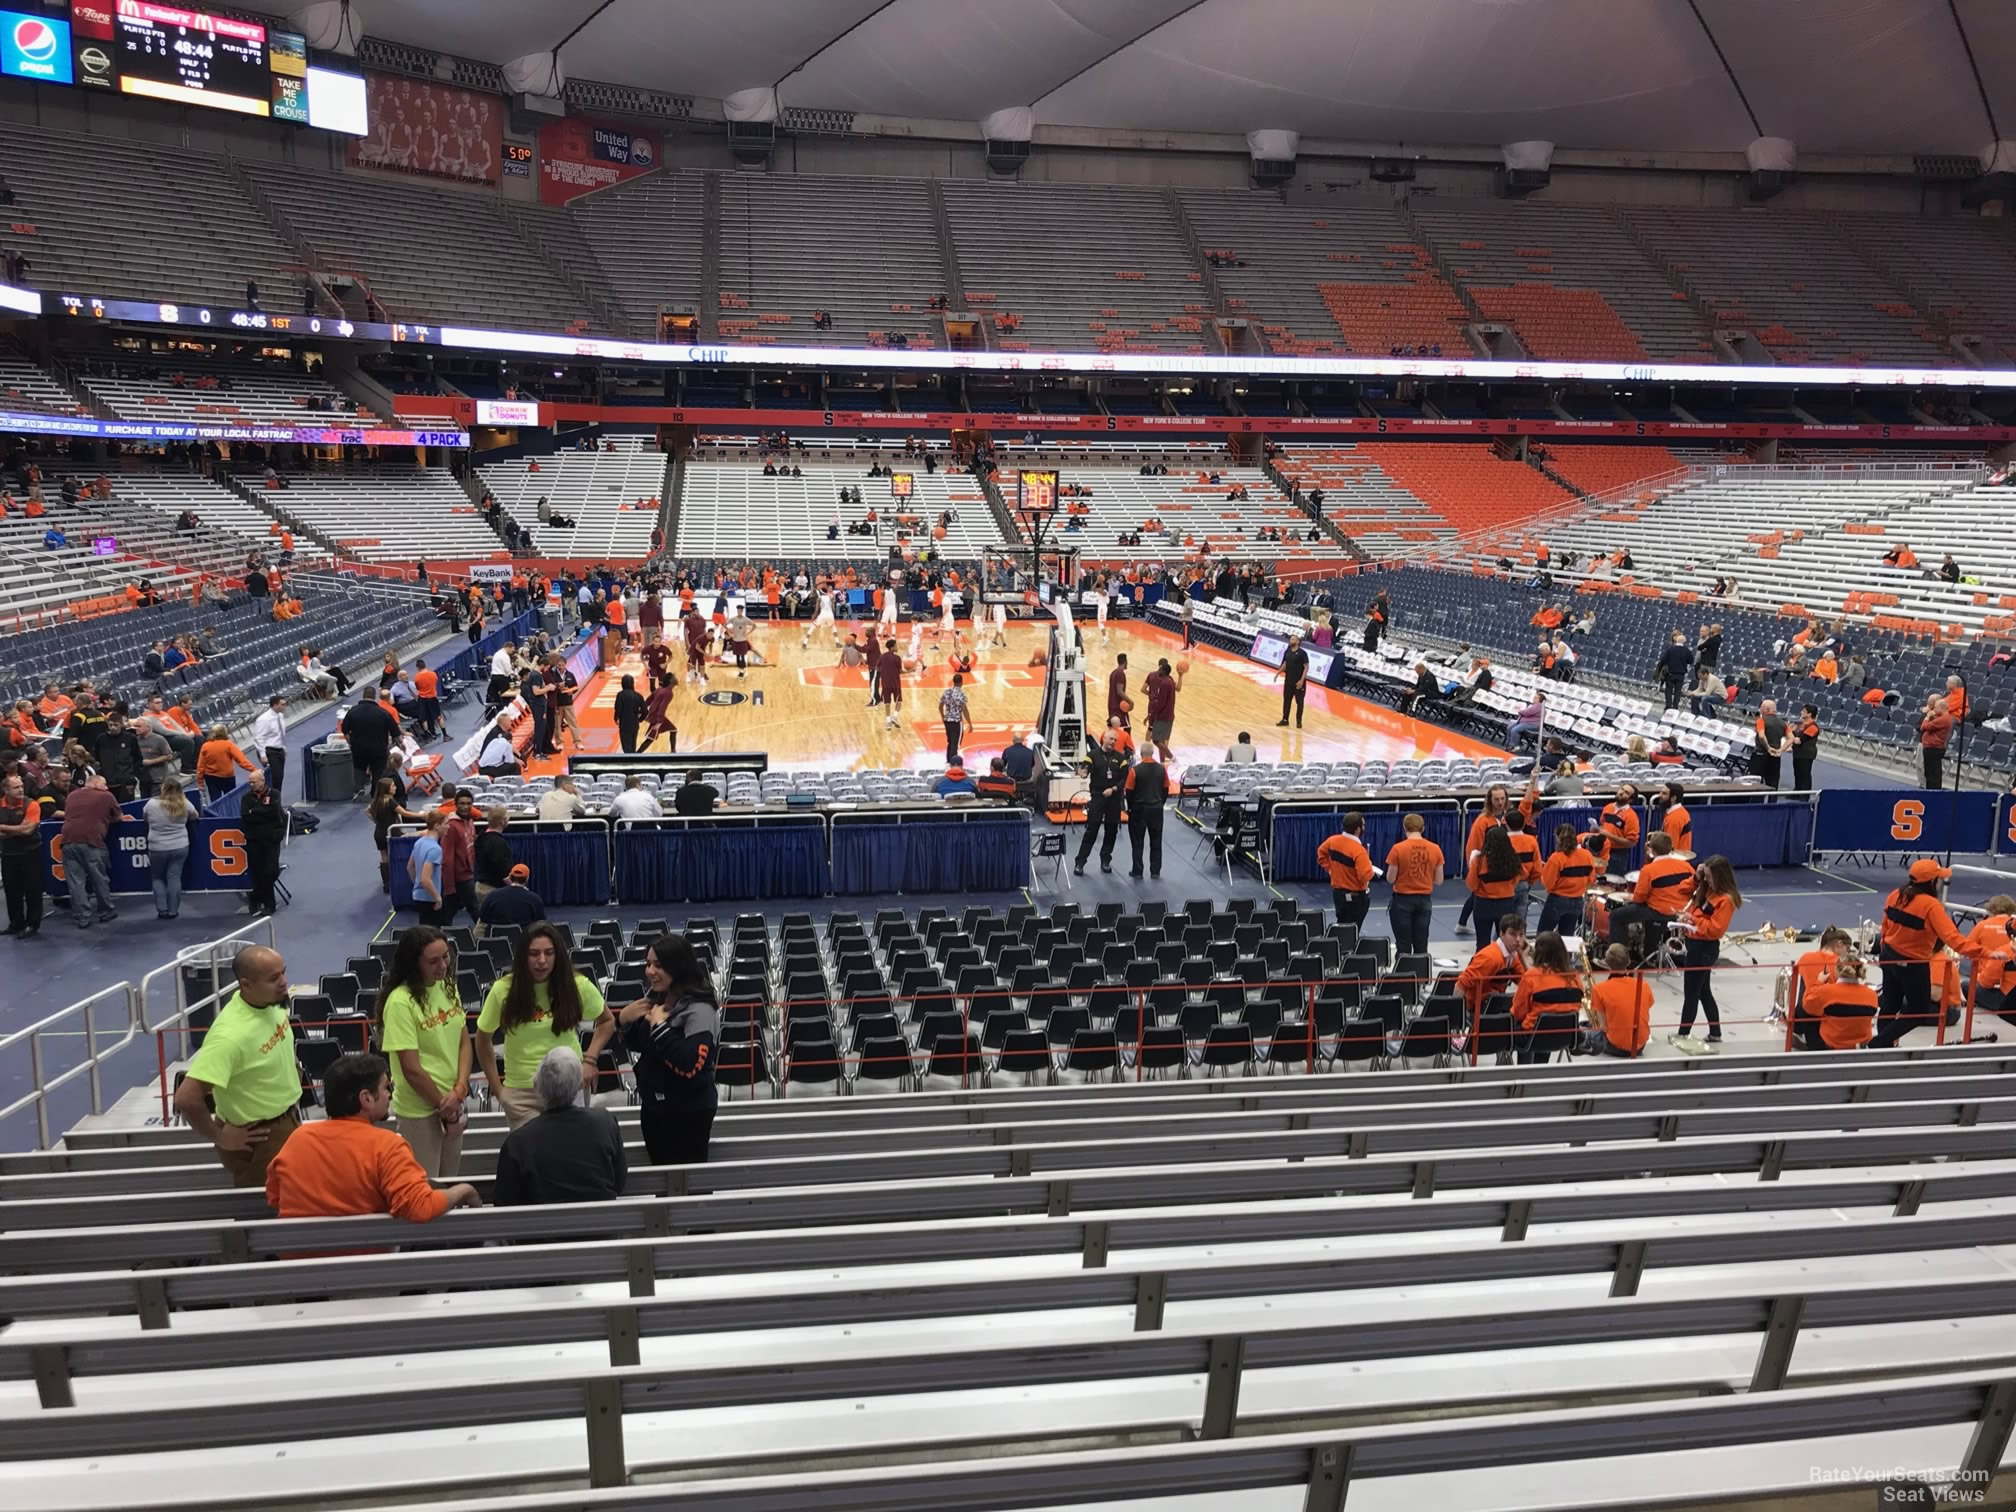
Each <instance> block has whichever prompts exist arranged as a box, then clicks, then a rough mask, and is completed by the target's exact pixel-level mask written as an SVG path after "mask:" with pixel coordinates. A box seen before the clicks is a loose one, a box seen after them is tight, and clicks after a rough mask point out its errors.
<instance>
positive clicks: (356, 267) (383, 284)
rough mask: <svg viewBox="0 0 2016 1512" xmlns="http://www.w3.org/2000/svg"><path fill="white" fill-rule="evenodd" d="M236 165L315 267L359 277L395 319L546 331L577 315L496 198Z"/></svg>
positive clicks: (289, 167) (576, 302)
mask: <svg viewBox="0 0 2016 1512" xmlns="http://www.w3.org/2000/svg"><path fill="white" fill-rule="evenodd" d="M243 167H244V169H245V171H246V172H247V173H248V174H250V175H251V177H252V180H253V182H255V183H256V184H258V185H259V187H260V189H261V190H262V191H263V192H264V193H265V195H266V197H267V198H268V199H269V200H271V201H272V203H273V205H274V207H275V208H276V209H277V210H278V212H279V213H280V214H281V215H283V216H285V217H286V218H287V222H288V224H289V225H291V226H292V227H293V228H294V230H295V231H296V232H297V233H298V234H299V235H300V236H301V237H302V238H304V239H305V240H306V241H307V243H308V244H309V246H311V247H312V248H314V250H315V253H316V256H317V259H318V263H319V266H320V267H322V268H324V269H326V270H328V271H330V272H334V273H348V274H351V275H354V276H355V277H358V278H360V279H362V280H363V281H364V283H365V285H366V286H367V287H368V288H369V289H370V290H371V293H372V295H373V296H374V297H375V298H376V299H377V300H378V302H379V304H380V305H382V306H383V307H384V308H385V309H386V310H388V311H389V312H390V313H391V314H392V315H393V316H394V317H395V318H397V319H400V320H408V321H428V322H432V323H443V322H452V323H455V324H458V325H472V326H489V327H498V326H505V327H509V326H517V327H529V328H531V329H535V330H549V331H550V330H562V329H566V328H568V327H572V326H575V325H577V324H578V323H580V322H582V320H583V318H584V314H585V312H584V311H583V310H582V309H581V301H580V298H579V296H577V295H576V294H574V293H573V291H571V290H570V289H569V288H568V287H567V285H566V283H565V281H564V280H562V279H561V278H560V277H559V275H558V274H556V273H554V272H553V270H552V269H550V268H549V267H547V265H546V263H545V261H544V260H543V259H542V258H541V257H540V256H539V254H538V253H537V252H536V251H535V250H534V249H533V248H532V247H530V246H529V245H527V244H526V242H525V240H524V238H523V237H521V236H520V235H519V234H518V231H517V228H516V226H515V225H514V224H513V223H512V221H511V219H510V218H509V216H507V215H506V214H505V212H504V209H503V204H502V202H501V201H500V200H498V199H497V197H496V196H494V195H486V194H482V193H478V192H472V191H469V190H463V189H455V188H450V187H448V186H445V185H442V184H409V183H406V182H403V181H401V180H399V179H396V178H391V177H385V176H377V175H372V176H366V175H363V174H356V173H324V172H319V171H315V170H311V169H306V168H300V167H297V166H295V165H294V164H291V163H265V162H256V161H249V160H248V161H246V162H245V163H244V164H243Z"/></svg>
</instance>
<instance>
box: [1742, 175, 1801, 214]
mask: <svg viewBox="0 0 2016 1512" xmlns="http://www.w3.org/2000/svg"><path fill="white" fill-rule="evenodd" d="M1791 182H1792V175H1791V174H1790V173H1787V172H1786V171H1785V170H1784V169H1782V168H1758V169H1753V170H1752V171H1751V172H1749V173H1746V174H1744V175H1743V189H1744V192H1745V193H1746V194H1748V195H1749V196H1750V201H1751V203H1752V204H1757V205H1761V204H1763V203H1764V201H1766V200H1768V199H1770V198H1771V197H1772V196H1773V195H1776V194H1780V193H1782V192H1783V191H1784V188H1785V186H1786V185H1787V184H1789V183H1791Z"/></svg>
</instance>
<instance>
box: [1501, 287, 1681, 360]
mask: <svg viewBox="0 0 2016 1512" xmlns="http://www.w3.org/2000/svg"><path fill="white" fill-rule="evenodd" d="M1471 294H1472V296H1473V297H1474V298H1475V299H1476V301H1477V307H1478V308H1479V309H1480V310H1482V311H1483V312H1484V313H1485V314H1486V315H1487V316H1489V317H1490V318H1491V319H1493V320H1502V321H1504V322H1505V323H1506V324H1507V325H1509V326H1511V327H1512V329H1513V331H1514V333H1515V334H1517V336H1518V337H1519V344H1520V345H1521V346H1523V347H1525V348H1526V350H1527V352H1528V353H1529V354H1530V355H1532V356H1534V357H1538V358H1540V359H1542V360H1543V361H1577V360H1580V361H1590V362H1645V361H1649V360H1650V358H1649V354H1648V353H1647V352H1646V350H1645V348H1644V347H1643V346H1642V345H1641V344H1640V343H1639V340H1638V338H1637V337H1636V336H1635V335H1633V334H1632V332H1631V328H1630V327H1629V326H1627V325H1626V324H1624V322H1623V320H1622V319H1621V318H1619V316H1618V314H1617V312H1616V311H1615V310H1613V309H1612V308H1611V307H1610V301H1609V300H1607V299H1605V298H1604V297H1603V296H1602V295H1601V294H1598V293H1597V292H1596V291H1595V290H1594V289H1557V288H1555V287H1554V286H1553V285H1552V284H1544V283H1530V284H1514V285H1513V286H1512V287H1511V288H1509V289H1472V290H1471Z"/></svg>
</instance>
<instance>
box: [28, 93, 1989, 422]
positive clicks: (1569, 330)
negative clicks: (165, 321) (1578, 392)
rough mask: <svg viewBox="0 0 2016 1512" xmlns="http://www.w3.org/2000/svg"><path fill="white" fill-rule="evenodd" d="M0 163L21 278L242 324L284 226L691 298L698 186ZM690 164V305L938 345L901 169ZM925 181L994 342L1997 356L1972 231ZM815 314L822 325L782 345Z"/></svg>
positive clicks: (46, 136) (117, 149)
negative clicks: (1215, 294)
mask: <svg viewBox="0 0 2016 1512" xmlns="http://www.w3.org/2000/svg"><path fill="white" fill-rule="evenodd" d="M0 151H5V152H6V154H7V157H8V160H9V162H10V163H11V164H13V165H14V171H12V172H11V173H10V175H9V184H10V187H12V188H13V189H14V191H15V194H16V197H17V202H16V204H15V206H14V210H13V215H12V219H11V221H10V223H9V225H8V226H6V227H0V246H6V247H9V248H11V249H14V250H18V251H20V252H21V253H22V254H23V255H25V256H26V257H27V258H28V259H29V263H30V278H31V281H33V282H34V283H36V284H37V285H38V286H41V287H44V288H52V289H60V290H63V291H66V292H84V293H104V294H110V295H118V296H128V297H139V298H144V299H160V300H182V301H191V300H201V301H205V302H208V303H211V304H216V305H225V306H235V305H237V304H239V303H241V302H242V299H243V293H244V283H245V280H246V279H248V278H250V279H254V280H256V281H257V282H258V283H259V285H260V288H261V292H262V300H263V302H264V304H265V306H266V307H267V308H268V309H272V310H281V309H288V310H291V309H295V308H298V305H299V289H300V279H301V273H300V266H301V256H302V254H301V253H299V252H297V251H296V250H295V247H294V246H293V245H290V240H291V239H293V238H298V239H299V241H300V242H302V243H305V244H306V247H307V249H308V255H309V256H310V257H311V258H312V259H313V265H314V266H315V267H316V268H318V269H319V270H321V271H324V272H328V273H337V274H341V273H348V274H354V275H356V276H357V277H359V278H361V279H362V280H363V281H364V283H365V284H366V285H367V286H368V287H369V288H370V290H371V291H372V293H373V294H374V295H375V296H376V297H377V298H378V300H379V301H380V303H381V304H382V305H383V306H384V307H385V308H387V309H388V310H390V311H391V312H392V313H393V314H394V315H395V316H397V317H399V318H402V319H406V320H411V321H424V322H429V323H439V322H455V323H462V324H491V325H505V326H533V327H540V328H545V329H556V330H564V329H575V330H581V329H588V328H595V329H600V328H602V327H604V326H612V325H613V326H615V327H619V328H621V330H622V332H623V334H627V335H632V336H637V337H648V336H655V335H656V328H657V317H658V315H659V312H660V311H661V309H663V308H666V307H671V308H674V309H679V310H690V311H693V312H695V313H699V303H700V299H701V283H702V264H703V262H704V260H705V258H704V255H703V246H702V242H703V238H704V236H705V235H706V230H705V228H706V226H707V224H708V217H707V212H706V196H707V186H708V181H709V175H708V174H707V173H706V172H703V171H699V170H693V169H681V170H678V171H667V172H660V173H656V174H652V175H648V176H646V177H644V178H642V179H639V180H637V181H635V182H633V183H630V184H627V185H624V186H621V187H619V188H616V189H613V190H607V191H603V192H600V193H596V194H591V195H587V196H585V197H583V198H582V199H581V200H579V201H577V202H576V203H575V204H573V205H570V206H567V207H565V208H564V209H562V208H555V207H547V206H540V205H518V204H510V203H506V202H504V201H502V200H500V199H498V198H496V197H495V196H494V195H489V194H485V193H482V192H475V191H468V190H459V189H452V188H444V187H442V186H440V185H433V184H426V185H423V184H416V183H409V182H406V181H404V180H402V179H400V178H398V177H396V176H392V175H372V174H366V173H362V172H331V171H325V170H318V169H313V168H305V167H301V166H299V165H296V164H292V163H282V162H276V161H270V160H264V159H243V160H233V159H231V158H229V157H227V156H224V155H221V154H206V153H202V152H195V151H185V150H182V149H180V148H175V147H167V146H160V145H156V144H153V143H149V142H143V141H139V140H134V139H128V138H113V137H105V136H96V135H90V134H85V133H71V132H54V131H46V130H43V129H41V128H38V127H33V126H26V125H19V124H9V125H6V126H5V127H0ZM713 177H714V181H715V185H716V188H717V192H718V194H719V197H720V206H719V211H720V213H719V233H718V234H719V243H718V246H717V248H716V249H715V250H716V253H717V255H718V259H719V273H720V285H719V287H720V302H719V304H718V305H717V307H716V309H715V310H713V311H710V312H707V313H709V314H712V315H714V316H716V317H718V319H719V322H720V325H719V331H720V334H721V335H722V336H723V337H724V338H726V339H729V340H737V341H753V342H757V343H763V342H766V341H776V340H780V339H782V338H785V337H789V338H791V339H792V340H796V341H801V342H805V343H809V344H820V345H834V346H853V345H859V344H862V343H870V344H872V343H874V342H876V341H877V340H878V339H879V337H880V335H882V334H884V333H889V332H898V331H900V332H902V333H903V334H904V335H905V336H906V337H907V338H908V342H909V344H912V345H924V344H929V345H933V346H935V345H938V344H939V343H940V341H941V339H942V337H941V328H940V325H939V322H938V320H937V318H936V316H935V315H934V314H933V312H931V310H930V309H929V304H928V301H929V300H930V298H931V296H932V295H934V294H938V293H943V292H945V291H946V284H947V283H948V282H949V279H948V276H947V275H948V272H949V270H947V269H945V268H944V267H943V266H942V265H941V252H940V238H939V236H938V234H937V224H936V221H935V217H934V215H933V212H932V207H931V201H930V196H929V193H928V191H927V188H926V186H925V183H924V181H922V180H917V179H884V178H849V177H828V176H821V175H815V174H781V173H780V174H768V175H765V174H756V175H745V174H739V173H724V174H717V175H714V176H713ZM107 186H116V189H117V192H116V193H109V194H108V193H107V192H106V189H107ZM942 192H943V196H944V201H945V206H946V211H947V218H948V224H949V228H950V233H951V239H952V244H953V247H954V250H955V253H956V256H957V257H958V259H959V262H960V271H961V273H962V275H963V279H962V281H963V284H964V286H965V290H966V296H967V302H968V304H969V306H970V308H972V309H973V310H974V311H975V312H977V313H979V314H980V315H982V316H983V318H985V319H986V320H987V322H988V324H989V326H990V328H991V327H992V326H993V317H995V316H998V315H1012V316H1014V317H1016V318H1017V321H1019V325H1018V326H1017V328H1016V329H1013V330H1011V331H1000V330H993V329H990V334H989V340H990V341H991V342H992V344H994V345H996V346H1000V347H1005V348H1008V349H1010V350H1030V349H1046V348H1055V349H1061V350H1072V351H1076V350H1085V349H1088V348H1089V349H1098V350H1107V351H1127V350H1141V351H1170V352H1206V351H1215V350H1217V349H1218V341H1217V338H1216V336H1215V334H1214V333H1213V332H1212V331H1211V330H1210V326H1211V324H1212V320H1213V317H1214V316H1215V315H1217V314H1220V313H1223V314H1226V315H1230V316H1234V317H1244V318H1245V319H1247V320H1248V321H1250V322H1251V324H1252V326H1253V328H1254V331H1255V340H1256V341H1257V342H1258V343H1259V344H1260V345H1262V346H1264V347H1265V348H1266V349H1267V350H1270V351H1276V352H1284V353H1313V354H1322V353H1330V352H1354V353H1364V354H1371V353H1381V354H1383V353H1387V352H1390V351H1391V350H1392V349H1393V348H1395V347H1407V348H1422V347H1425V348H1428V349H1429V350H1430V351H1431V352H1432V350H1433V349H1434V348H1435V347H1437V346H1439V347H1441V348H1442V350H1443V353H1444V354H1445V355H1462V354H1468V353H1469V352H1470V351H1471V350H1472V345H1471V341H1470V338H1469V336H1468V335H1467V334H1466V330H1465V328H1466V327H1467V326H1468V325H1469V323H1470V322H1471V321H1472V320H1474V319H1476V318H1478V316H1479V313H1480V312H1481V315H1482V318H1484V319H1486V320H1493V321H1502V322H1504V323H1506V324H1507V325H1509V326H1511V327H1512V328H1513V330H1514V331H1515V332H1516V333H1517V334H1518V336H1519V339H1520V341H1521V344H1522V345H1523V346H1524V347H1525V348H1526V350H1527V351H1528V352H1530V353H1531V354H1532V355H1534V356H1536V357H1539V358H1543V359H1557V360H1573V359H1591V360H1621V361H1638V360H1644V359H1647V358H1649V359H1651V360H1656V361H1678V362H1701V363H1713V362H1715V361H1717V360H1718V352H1717V349H1716V347H1715V345H1714V343H1713V341H1712V339H1711V331H1712V330H1713V329H1730V330H1742V331H1747V332H1749V333H1750V334H1751V335H1752V336H1753V337H1755V338H1756V340H1757V341H1759V342H1761V343H1762V344H1763V346H1764V347H1766V348H1768V349H1769V350H1770V351H1771V352H1772V353H1773V354H1774V355H1775V356H1776V357H1777V358H1778V359H1779V360H1781V361H1787V362H1805V361H1813V362H1841V363H1897V364H1902V365H1909V366H1922V365H1945V366H1951V365H1957V364H1958V363H1959V362H1960V361H1961V359H1960V358H1959V357H1958V356H1957V354H1956V353H1954V352H1953V351H1952V350H1951V349H1950V348H1949V346H1948V345H1947V338H1948V336H1949V334H1981V335H1985V336H1987V337H1989V338H1990V339H1991V340H1993V341H1995V342H1996V344H1997V348H1998V349H1996V350H1990V351H1984V352H1982V353H1981V354H1980V355H1981V356H1982V357H1983V358H1985V359H1986V360H1987V361H1989V362H1991V363H2000V362H2005V361H2009V360H2012V358H2016V294H2012V293H2011V292H2010V286H2011V284H2012V282H2016V279H2012V277H2011V275H2012V274H2016V249H2012V248H2011V247H2010V245H2009V241H2008V237H2007V236H2006V234H2004V232H2003V231H2002V230H2001V229H2000V227H1999V225H1997V224H1990V223H1988V222H1985V221H1982V220H1980V219H1978V218H1970V217H1962V216H1951V217H1940V216H1890V215H1881V214H1874V213H1865V214H1851V213H1845V212H1844V213H1820V212H1806V211H1796V210H1782V209H1775V208H1769V207H1759V208H1753V209H1745V210H1729V209H1702V208H1698V207H1694V206H1630V207H1619V206H1609V205H1596V204H1574V203H1561V202H1522V203H1498V202H1494V201H1485V200H1466V199H1461V198H1439V197H1432V196H1415V197H1413V198H1411V199H1410V200H1408V201H1406V202H1405V203H1404V205H1402V204H1400V203H1398V202H1396V201H1395V200H1393V199H1392V198H1390V197H1388V196H1386V195H1384V194H1377V193H1362V192H1356V191H1331V190H1289V191H1288V192H1287V193H1286V194H1268V193H1258V192H1254V191H1248V190H1221V189H1189V190H1162V189H1155V188H1144V187H1139V186H1132V185H1095V184H1053V183H996V182H981V181H974V180H965V179H949V180H945V181H943V183H942ZM276 216H277V217H278V220H277V221H276V220H275V218H274V217H276ZM1179 216H1180V218H1181V221H1187V222H1188V226H1187V228H1186V227H1185V226H1184V225H1183V224H1181V222H1180V221H1179ZM1186 233H1187V234H1186ZM1189 234H1194V237H1195V242H1194V244H1193V243H1192V242H1191V241H1190V239H1189ZM1193 245H1194V246H1196V247H1197V248H1198V249H1199V250H1201V251H1202V252H1203V253H1205V254H1207V255H1209V256H1210V257H1211V259H1212V269H1211V275H1210V276H1211V278H1212V280H1214V281H1215V283H1216V285H1217V287H1218V289H1219V290H1220V292H1221V294H1222V297H1223V301H1224V309H1223V310H1222V311H1220V310H1215V309H1213V308H1212V305H1211V301H1210V297H1209V295H1208V294H1207V292H1206V278H1205V273H1204V270H1203V268H1202V267H1200V266H1199V265H1198V264H1197V262H1196V261H1195V259H1194V257H1193V254H1192V250H1191V248H1192V246H1193ZM816 309H825V310H826V311H828V312H829V313H830V314H831V315H832V316H833V324H832V327H831V329H829V330H816V329H814V328H813V326H812V324H811V317H812V313H813V311H814V310H816ZM1704 311H1705V313H1704ZM42 402H43V403H51V402H54V403H57V404H59V405H60V404H62V403H64V402H65V401H63V400H61V399H58V398H56V397H55V396H53V395H44V396H43V399H42Z"/></svg>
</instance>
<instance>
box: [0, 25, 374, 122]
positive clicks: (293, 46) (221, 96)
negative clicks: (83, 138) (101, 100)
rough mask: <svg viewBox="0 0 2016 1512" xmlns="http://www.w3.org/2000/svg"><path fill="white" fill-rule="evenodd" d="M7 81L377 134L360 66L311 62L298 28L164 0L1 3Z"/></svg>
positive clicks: (2, 70) (0, 66) (0, 48)
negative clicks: (64, 86) (370, 123)
mask: <svg viewBox="0 0 2016 1512" xmlns="http://www.w3.org/2000/svg"><path fill="white" fill-rule="evenodd" d="M8 6H12V7H13V8H12V9H8V8H6V7H8ZM0 75H9V76H12V77H14V78H20V79H29V80H33V81H34V82H37V83H43V84H69V85H75V86H77V87H79V88H86V89H106V90H117V91H118V92H119V93H121V94H129V95H138V96H140V97H142V98H145V99H150V100H166V101H168V102H170V103H171V104H176V105H193V106H198V107H201V108H203V109H208V110H229V111H233V112H236V113H237V114H239V115H250V116H266V117H268V118H270V119H273V120H277V121H290V122H292V123H294V124H295V125H297V126H313V127H316V128H319V129H322V130H326V131H338V132H343V133H346V134H349V135H352V136H362V135H364V134H365V133H366V132H367V131H368V129H369V128H368V122H367V121H366V119H365V118H366V115H367V113H368V99H367V92H366V89H365V85H364V76H363V74H362V73H361V72H359V71H358V70H357V68H356V65H355V64H354V63H350V62H349V61H348V60H342V59H335V58H329V59H326V60H324V63H322V64H318V63H316V62H314V61H312V60H311V59H310V56H309V51H308V39H307V37H306V36H304V35H303V34H302V33H300V32H297V31H288V30H286V29H285V28H282V27H278V26H269V25H267V24H266V23H265V22H263V21H259V20H249V19H246V18H245V17H244V16H243V15H220V14H217V13H215V12H211V11H205V10H197V9H193V8H191V7H190V6H187V5H171V4H166V3H163V0H0Z"/></svg>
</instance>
